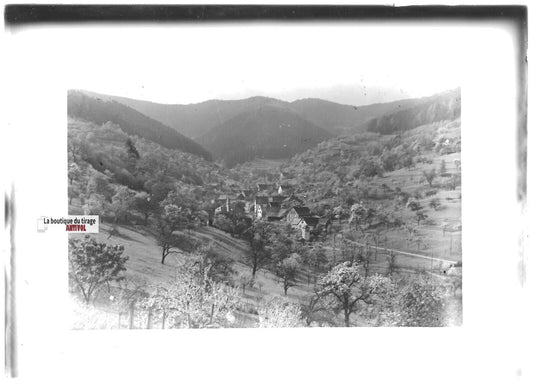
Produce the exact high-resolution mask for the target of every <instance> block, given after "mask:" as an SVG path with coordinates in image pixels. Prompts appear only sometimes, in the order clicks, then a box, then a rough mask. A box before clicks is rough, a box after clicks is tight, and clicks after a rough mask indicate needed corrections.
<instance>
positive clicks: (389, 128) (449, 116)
mask: <svg viewBox="0 0 533 387" xmlns="http://www.w3.org/2000/svg"><path fill="white" fill-rule="evenodd" d="M460 116H461V94H460V90H458V89H456V90H452V91H450V92H447V93H442V94H439V95H437V96H433V97H429V98H425V99H423V100H422V101H421V102H420V103H418V104H417V105H415V106H413V107H410V108H407V109H401V110H399V111H397V112H395V113H392V114H387V115H384V116H382V117H376V118H374V119H372V120H370V121H369V122H368V130H369V131H371V132H377V133H381V134H391V133H396V132H403V131H406V130H409V129H413V128H416V127H417V126H420V125H426V124H430V123H432V122H438V121H445V120H454V119H456V118H458V117H460Z"/></svg>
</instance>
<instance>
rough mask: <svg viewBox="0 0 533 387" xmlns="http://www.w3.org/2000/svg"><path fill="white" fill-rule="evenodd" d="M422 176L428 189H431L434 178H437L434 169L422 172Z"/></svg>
mask: <svg viewBox="0 0 533 387" xmlns="http://www.w3.org/2000/svg"><path fill="white" fill-rule="evenodd" d="M422 174H423V175H424V178H425V179H426V181H427V182H428V184H429V186H430V187H433V185H432V183H433V180H434V179H435V177H437V172H436V171H435V168H431V169H430V170H426V171H423V172H422Z"/></svg>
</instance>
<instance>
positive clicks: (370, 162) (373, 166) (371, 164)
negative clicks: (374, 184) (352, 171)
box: [358, 158, 383, 177]
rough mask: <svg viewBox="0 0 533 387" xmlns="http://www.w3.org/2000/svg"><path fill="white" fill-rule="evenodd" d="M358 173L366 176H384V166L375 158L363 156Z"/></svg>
mask: <svg viewBox="0 0 533 387" xmlns="http://www.w3.org/2000/svg"><path fill="white" fill-rule="evenodd" d="M358 174H359V176H366V177H374V176H382V175H383V167H382V166H381V165H380V164H379V162H377V161H376V160H375V159H373V158H363V159H362V160H361V164H360V166H359V172H358Z"/></svg>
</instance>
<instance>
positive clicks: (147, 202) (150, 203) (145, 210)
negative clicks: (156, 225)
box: [132, 192, 159, 226]
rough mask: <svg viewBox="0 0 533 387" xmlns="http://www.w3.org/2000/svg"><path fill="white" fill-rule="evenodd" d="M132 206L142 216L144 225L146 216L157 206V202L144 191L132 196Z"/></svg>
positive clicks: (146, 219)
mask: <svg viewBox="0 0 533 387" xmlns="http://www.w3.org/2000/svg"><path fill="white" fill-rule="evenodd" d="M132 205H133V208H134V209H135V210H137V211H139V212H140V213H141V214H142V215H143V216H144V225H145V226H148V218H149V217H150V215H153V214H154V213H155V212H156V211H157V210H158V208H159V205H158V203H157V202H156V201H155V200H152V197H151V196H150V195H149V194H147V193H146V192H139V193H137V194H136V195H135V196H134V197H133V202H132Z"/></svg>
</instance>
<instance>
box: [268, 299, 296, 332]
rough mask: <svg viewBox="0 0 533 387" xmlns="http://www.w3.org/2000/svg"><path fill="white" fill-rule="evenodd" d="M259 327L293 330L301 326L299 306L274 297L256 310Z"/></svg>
mask: <svg viewBox="0 0 533 387" xmlns="http://www.w3.org/2000/svg"><path fill="white" fill-rule="evenodd" d="M258 314H259V327H261V328H293V327H301V326H302V318H301V315H302V312H301V307H300V305H298V304H296V303H293V302H291V301H289V300H288V299H287V298H283V297H280V296H275V297H273V298H271V299H270V300H268V302H267V303H266V304H265V305H264V306H263V307H261V308H259V309H258Z"/></svg>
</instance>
